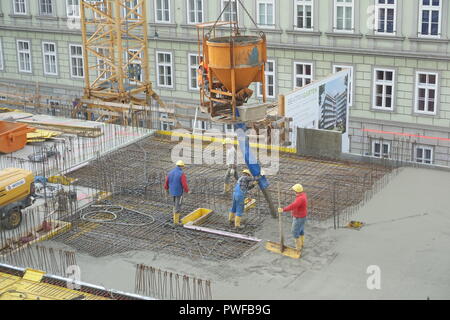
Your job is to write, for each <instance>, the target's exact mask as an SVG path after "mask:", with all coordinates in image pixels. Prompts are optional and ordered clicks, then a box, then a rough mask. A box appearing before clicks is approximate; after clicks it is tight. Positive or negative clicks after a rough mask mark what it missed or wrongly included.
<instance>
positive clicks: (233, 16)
mask: <svg viewBox="0 0 450 320" xmlns="http://www.w3.org/2000/svg"><path fill="white" fill-rule="evenodd" d="M225 8H226V9H225ZM223 9H225V11H224V13H223V15H222V20H223V21H234V22H236V21H237V13H238V12H239V9H238V6H237V3H236V0H222V11H223Z"/></svg>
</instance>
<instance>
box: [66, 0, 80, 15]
mask: <svg viewBox="0 0 450 320" xmlns="http://www.w3.org/2000/svg"><path fill="white" fill-rule="evenodd" d="M74 2H76V3H78V4H74ZM73 8H77V9H75V10H72V9H73ZM66 14H67V17H68V18H80V0H66Z"/></svg>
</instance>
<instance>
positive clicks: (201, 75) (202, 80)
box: [197, 57, 209, 91]
mask: <svg viewBox="0 0 450 320" xmlns="http://www.w3.org/2000/svg"><path fill="white" fill-rule="evenodd" d="M197 82H198V86H199V87H200V88H203V89H204V90H205V91H206V90H208V89H209V80H208V65H207V64H206V63H205V62H204V60H203V57H200V64H199V66H198V70H197Z"/></svg>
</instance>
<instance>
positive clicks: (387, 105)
mask: <svg viewBox="0 0 450 320" xmlns="http://www.w3.org/2000/svg"><path fill="white" fill-rule="evenodd" d="M374 80H375V81H374V94H373V96H374V101H373V107H374V108H375V109H385V110H393V109H394V81H395V71H394V70H383V69H375V70H374Z"/></svg>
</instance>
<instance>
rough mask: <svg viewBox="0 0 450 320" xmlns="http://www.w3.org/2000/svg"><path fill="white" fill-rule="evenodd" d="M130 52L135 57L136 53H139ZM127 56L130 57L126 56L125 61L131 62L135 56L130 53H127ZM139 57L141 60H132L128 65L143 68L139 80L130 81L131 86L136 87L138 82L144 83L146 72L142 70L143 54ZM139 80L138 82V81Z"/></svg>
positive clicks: (140, 53) (132, 50) (133, 50)
mask: <svg viewBox="0 0 450 320" xmlns="http://www.w3.org/2000/svg"><path fill="white" fill-rule="evenodd" d="M128 51H131V53H132V54H133V55H134V54H135V53H136V52H138V50H135V49H128ZM125 54H126V55H128V56H125V61H129V60H130V59H131V58H132V57H133V56H132V55H131V54H130V53H129V52H127V53H125ZM138 57H139V59H140V60H130V61H129V64H128V65H140V66H141V73H140V74H139V78H138V79H136V78H133V79H131V78H130V79H128V80H129V83H130V84H131V85H135V84H137V83H138V82H142V79H143V72H144V70H143V69H142V52H139V55H138ZM136 80H137V81H136Z"/></svg>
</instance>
